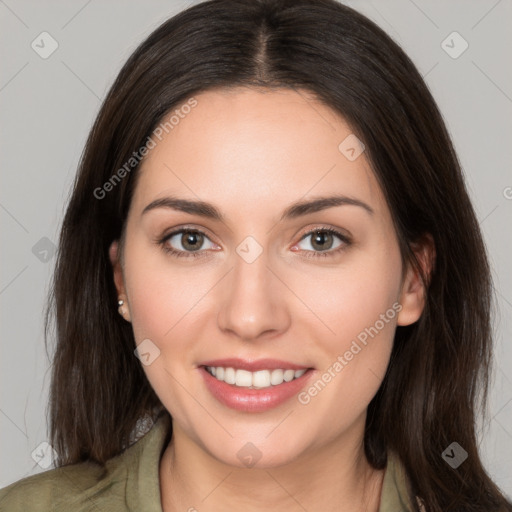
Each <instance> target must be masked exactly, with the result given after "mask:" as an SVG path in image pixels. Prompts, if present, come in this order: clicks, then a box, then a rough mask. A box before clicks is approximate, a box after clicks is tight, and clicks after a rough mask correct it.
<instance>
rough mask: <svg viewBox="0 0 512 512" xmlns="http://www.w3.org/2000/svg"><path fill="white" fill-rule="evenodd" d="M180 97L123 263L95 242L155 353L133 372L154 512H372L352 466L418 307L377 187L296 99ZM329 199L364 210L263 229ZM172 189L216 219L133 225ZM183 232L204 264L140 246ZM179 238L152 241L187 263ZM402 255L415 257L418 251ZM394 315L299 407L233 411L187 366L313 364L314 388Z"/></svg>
mask: <svg viewBox="0 0 512 512" xmlns="http://www.w3.org/2000/svg"><path fill="white" fill-rule="evenodd" d="M195 98H196V99H197V101H198V105H197V106H196V107H195V108H194V109H192V110H191V112H190V113H189V114H188V115H187V116H186V117H185V118H184V119H181V120H180V122H179V124H178V125H176V126H175V127H174V129H173V130H172V131H170V132H169V133H168V134H167V135H166V136H165V137H164V138H163V139H162V141H161V142H158V144H157V146H156V147H155V148H154V149H153V150H152V151H151V152H150V153H149V154H148V155H147V157H146V159H145V160H144V162H143V164H142V166H141V169H140V172H141V175H140V177H139V178H140V179H139V182H138V184H137V187H136V190H135V193H134V196H133V199H132V203H131V206H130V210H129V214H128V219H127V226H126V241H125V246H124V255H123V259H120V258H119V251H118V249H119V244H118V241H115V242H113V243H112V246H111V248H110V258H111V262H112V265H113V270H114V281H115V284H116V288H117V291H118V293H119V296H120V297H121V298H123V299H124V300H125V306H123V308H121V310H120V313H121V314H122V315H123V316H124V318H125V319H126V320H127V321H129V322H131V323H132V326H133V332H134V336H135V340H136V343H137V344H138V343H140V342H141V341H142V340H144V339H146V338H149V339H150V340H151V341H152V342H153V343H154V344H155V345H156V346H157V347H158V349H159V350H160V355H159V357H157V358H156V359H155V360H154V361H153V362H152V363H151V364H150V365H148V366H144V371H145V372H146V374H147V377H148V379H149V382H150V383H151V385H152V387H153V388H154V389H155V391H156V393H157V395H158V396H159V398H160V399H161V401H162V403H163V404H164V406H165V407H166V408H167V410H168V411H169V412H170V413H171V416H172V418H173V432H174V434H173V438H172V439H171V441H170V443H169V445H168V447H167V448H166V450H165V452H164V454H163V457H162V459H161V462H160V485H161V497H162V507H163V510H164V511H166V512H170V511H178V510H180V511H185V510H189V509H190V510H194V508H195V509H196V510H198V511H212V512H213V511H215V512H216V511H224V510H225V507H226V504H229V506H230V509H233V510H238V509H240V510H241V509H243V510H246V511H256V510H257V511H261V510H266V509H268V510H280V511H303V510H304V509H306V510H309V511H313V510H322V511H324V512H326V511H336V512H339V511H340V510H341V511H344V510H347V511H349V510H350V511H357V510H367V511H377V510H378V508H379V500H380V493H381V488H382V479H383V475H384V471H376V470H374V469H373V468H372V467H371V466H370V465H369V463H368V461H367V459H366V458H365V455H364V450H363V433H364V425H365V419H366V411H367V407H368V404H369V402H370V401H371V399H372V398H373V396H374V395H375V393H376V392H377V390H378V388H379V386H380V384H381V382H382V379H383V377H384V375H385V371H386V368H387V365H388V362H389V357H390V354H391V349H392V346H393V335H394V332H395V329H396V326H397V325H408V324H411V323H413V322H415V321H416V320H417V319H418V318H419V316H420V315H421V312H422V310H423V306H424V295H425V294H424V288H423V286H422V283H421V281H420V279H419V277H418V275H417V274H416V273H415V272H414V271H413V270H412V268H407V269H405V270H406V271H405V272H404V274H403V275H402V270H403V268H402V261H401V257H400V252H399V247H398V240H397V237H396V233H395V231H394V227H393V224H392V219H391V215H390V212H389V208H388V206H387V203H386V201H385V198H384V196H383V194H382V191H381V189H380V187H379V185H378V183H377V180H376V178H375V176H374V175H373V172H372V171H371V169H370V166H369V164H368V162H367V160H366V158H365V154H364V153H363V154H362V155H361V156H360V157H359V158H357V159H356V160H355V161H349V160H348V159H347V158H346V157H345V156H344V154H342V153H341V152H340V150H339V149H338V145H339V144H340V142H341V141H343V140H344V139H345V138H346V137H347V136H348V135H350V134H351V133H352V131H351V129H350V127H349V125H348V124H347V123H346V122H345V121H344V119H343V118H342V117H341V116H339V115H338V114H337V113H335V112H334V111H332V110H331V109H330V108H329V107H327V106H326V105H324V104H323V103H320V102H318V101H316V100H314V99H313V97H312V96H310V95H308V94H307V92H305V91H301V92H300V93H298V92H296V91H293V90H287V89H280V90H274V91H269V90H267V91H262V90H257V89H254V88H253V89H251V88H236V89H232V90H215V91H208V92H205V93H202V94H199V95H197V96H196V97H195ZM333 193H338V194H343V195H346V196H349V197H352V198H357V199H359V200H361V201H364V202H365V203H367V204H368V205H369V206H370V207H371V208H372V209H373V210H374V214H373V215H370V214H369V213H368V212H367V211H366V210H365V209H363V208H361V207H358V206H353V205H343V206H336V207H332V208H328V209H325V210H322V211H319V212H316V213H311V214H308V215H306V216H303V217H297V218H294V219H291V220H286V221H280V220H279V218H280V216H281V213H282V212H283V210H284V209H285V208H286V207H288V206H289V205H290V204H291V203H293V202H295V201H298V200H308V199H313V198H317V197H319V196H328V195H332V194H333ZM171 194H172V195H174V196H178V197H181V198H185V199H190V200H198V199H201V200H204V201H208V202H211V203H213V204H214V205H215V206H216V207H217V208H218V209H219V210H220V211H221V212H222V213H223V215H224V216H225V221H224V222H220V221H217V220H212V219H207V218H204V217H201V216H198V215H192V214H189V213H184V212H179V211H175V210H173V209H169V208H158V209H154V210H151V211H149V212H147V213H146V214H144V215H141V213H142V210H143V209H144V207H145V206H146V205H148V204H149V203H150V202H152V201H153V200H155V199H158V198H162V197H165V196H168V195H171ZM183 226H186V227H190V228H196V229H200V230H201V231H203V232H205V234H206V238H203V239H199V240H198V242H196V247H199V248H200V250H201V251H202V252H203V256H204V257H199V258H191V257H189V258H187V257H182V258H177V257H173V256H172V255H170V254H167V253H166V252H165V251H164V250H163V248H162V246H160V245H158V243H156V242H155V240H157V239H158V238H159V237H162V236H163V235H164V234H167V233H170V232H171V231H172V230H173V229H172V228H175V229H179V228H180V227H183ZM329 227H331V228H335V229H337V230H339V231H341V232H342V233H344V234H350V236H351V237H352V244H350V245H348V246H345V248H344V250H343V251H341V252H338V253H334V252H333V251H335V250H336V249H337V248H338V247H339V246H340V245H345V244H344V242H342V241H341V240H340V239H338V238H337V237H336V236H333V238H332V241H330V239H329V238H327V239H326V240H327V241H326V242H325V243H326V248H327V249H328V250H330V251H331V254H332V256H331V257H316V258H315V257H312V258H307V257H306V255H307V253H309V254H311V255H313V256H314V254H318V253H320V252H321V249H319V246H318V245H314V236H312V235H308V236H304V235H305V234H306V232H308V231H311V230H313V229H319V228H329ZM247 236H252V237H253V238H254V239H255V240H257V242H258V243H259V244H260V246H261V247H262V249H263V252H262V253H261V255H260V256H259V257H258V258H257V259H256V260H255V261H254V262H252V263H247V262H246V261H245V260H244V259H243V258H242V257H240V256H239V255H238V253H237V252H236V248H237V247H238V246H239V244H240V243H241V242H242V241H243V240H244V239H245V238H246V237H247ZM327 237H328V235H327ZM186 241H187V239H186V237H183V238H182V236H181V235H178V236H175V237H174V238H173V242H171V241H169V240H168V241H167V245H168V246H169V245H172V247H174V248H175V249H176V250H182V251H185V250H186V247H185V244H186ZM180 242H181V243H183V244H184V245H181V243H180ZM330 243H332V245H329V244H330ZM188 247H190V246H188ZM188 251H189V254H190V253H193V250H191V249H190V248H189V249H188ZM416 251H417V254H418V256H419V257H420V259H421V261H426V262H427V263H428V261H429V260H428V252H427V248H426V247H425V246H418V247H417V248H416ZM427 263H426V264H427ZM394 303H399V304H401V306H402V309H401V311H400V312H399V313H398V314H396V316H395V317H394V318H393V319H391V320H389V321H388V322H387V323H385V326H384V328H382V329H381V330H380V331H379V333H378V335H376V336H374V338H369V341H368V344H367V345H366V346H364V348H363V349H362V350H361V351H360V352H359V353H358V354H357V355H355V356H354V357H353V359H352V360H351V361H349V362H348V364H347V365H346V366H345V367H344V368H343V370H342V371H341V372H339V373H337V374H336V377H334V378H333V379H332V380H331V382H329V383H328V385H327V386H326V387H325V388H324V389H323V390H322V391H321V392H320V393H318V394H317V396H315V397H313V398H311V401H310V402H309V403H308V404H307V405H302V404H301V403H299V402H298V400H297V399H296V398H295V397H293V398H292V399H290V400H288V401H287V402H286V403H284V404H282V405H280V406H279V407H276V408H273V409H270V410H268V411H265V412H259V413H249V412H239V411H235V410H232V409H230V408H228V407H226V406H224V405H223V404H221V403H219V402H218V401H217V400H216V399H215V398H214V397H213V396H212V395H211V394H210V393H209V391H208V390H207V389H206V387H205V385H204V383H203V379H202V378H201V375H200V373H199V370H198V368H197V367H198V365H199V364H200V363H201V362H203V361H206V360H209V359H217V358H224V357H240V358H243V359H260V358H267V357H269V358H276V359H283V360H286V361H290V362H293V363H297V364H301V365H305V366H308V367H312V368H314V372H313V374H312V376H311V378H310V380H309V381H308V382H309V383H314V382H315V381H316V380H317V379H318V378H320V377H321V375H322V374H323V373H324V372H325V371H326V370H327V369H328V368H329V367H332V365H333V363H334V362H335V361H336V360H337V357H338V356H339V355H343V354H344V353H345V352H346V351H347V350H348V349H349V348H350V346H351V343H352V341H353V340H354V339H356V337H357V335H358V334H359V333H361V332H362V331H364V329H365V328H366V327H369V326H373V325H375V322H376V321H377V320H378V319H379V315H381V314H384V313H385V312H386V310H388V309H389V308H391V307H392V305H393V304H394ZM308 386H309V384H308ZM248 442H251V443H253V444H254V445H255V446H256V447H257V448H258V449H259V450H260V452H261V458H260V459H259V461H258V462H257V463H256V465H255V466H254V467H252V468H247V467H245V466H244V464H243V463H242V462H241V461H240V460H239V459H238V457H237V452H238V451H239V450H240V449H241V448H242V447H243V446H245V445H246V443H248ZM192 507H194V508H192Z"/></svg>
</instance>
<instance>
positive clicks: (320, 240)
mask: <svg viewBox="0 0 512 512" xmlns="http://www.w3.org/2000/svg"><path fill="white" fill-rule="evenodd" d="M309 237H311V241H310V242H309V244H306V245H310V246H311V247H312V248H313V250H309V249H307V248H306V249H304V247H300V243H302V242H304V241H305V240H307V239H308V238H309ZM335 238H338V239H339V240H340V242H339V243H338V244H337V245H335ZM350 244H351V240H350V238H349V237H348V236H346V235H344V234H343V233H340V232H339V231H337V230H336V229H333V228H317V229H314V230H312V231H309V232H307V233H306V234H305V235H304V236H303V237H302V238H301V241H300V242H299V244H296V245H294V246H293V247H294V248H295V247H299V248H300V249H303V250H305V251H306V253H309V254H306V257H307V258H317V257H321V258H323V257H330V256H335V255H337V254H338V253H340V252H341V251H343V250H345V249H346V248H347V247H348V246H349V245H350Z"/></svg>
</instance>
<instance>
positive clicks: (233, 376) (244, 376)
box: [205, 366, 306, 389]
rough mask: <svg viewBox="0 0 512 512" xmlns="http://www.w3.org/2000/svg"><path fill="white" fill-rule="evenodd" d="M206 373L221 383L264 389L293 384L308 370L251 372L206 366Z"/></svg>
mask: <svg viewBox="0 0 512 512" xmlns="http://www.w3.org/2000/svg"><path fill="white" fill-rule="evenodd" d="M205 368H206V371H207V372H208V373H209V374H210V375H212V376H213V377H215V378H216V379H217V380H219V381H221V382H225V383H226V384H231V385H234V386H238V387H241V388H248V389H264V388H269V387H271V386H279V385H280V384H282V383H283V382H291V381H292V380H294V379H298V378H299V377H302V375H304V373H306V369H301V370H291V369H287V370H284V369H280V368H277V369H274V370H258V371H256V372H250V371H248V370H242V369H235V368H232V367H227V368H224V367H223V366H206V367H205Z"/></svg>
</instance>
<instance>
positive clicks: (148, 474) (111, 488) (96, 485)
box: [0, 415, 170, 512]
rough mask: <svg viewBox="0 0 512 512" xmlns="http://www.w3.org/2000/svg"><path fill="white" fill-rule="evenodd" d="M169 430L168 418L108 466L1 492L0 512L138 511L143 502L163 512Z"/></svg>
mask: <svg viewBox="0 0 512 512" xmlns="http://www.w3.org/2000/svg"><path fill="white" fill-rule="evenodd" d="M169 425H170V418H169V416H168V415H164V416H162V417H160V418H159V420H158V421H157V423H156V424H155V425H154V426H151V428H150V430H149V432H146V433H145V435H143V436H142V437H141V438H140V439H137V440H136V442H134V444H132V445H130V446H129V447H128V448H126V449H125V450H124V451H123V452H122V453H120V454H119V455H117V456H115V457H113V458H112V459H109V460H108V461H107V462H106V463H105V465H100V464H96V463H94V462H90V461H87V462H81V463H78V464H70V465H68V466H62V467H59V468H55V469H50V470H49V471H45V472H43V473H38V474H36V475H31V476H29V477H26V478H23V479H21V480H18V481H17V482H14V483H12V484H11V485H9V486H7V487H5V488H3V489H0V510H1V511H4V510H5V511H8V512H26V511H30V512H50V511H51V512H68V511H70V510H72V511H73V512H89V511H91V512H92V511H94V512H98V510H108V511H109V512H115V511H125V510H139V509H141V507H140V506H139V505H142V503H141V502H142V501H143V503H144V506H147V508H146V509H147V510H151V511H153V510H156V511H158V512H160V511H161V509H160V489H159V481H158V466H159V459H160V455H161V452H162V449H163V448H164V446H165V441H166V436H167V434H168V433H169ZM128 504H129V505H128ZM132 505H134V508H129V507H131V506H132Z"/></svg>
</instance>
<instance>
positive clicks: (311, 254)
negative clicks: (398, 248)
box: [157, 227, 352, 258]
mask: <svg viewBox="0 0 512 512" xmlns="http://www.w3.org/2000/svg"><path fill="white" fill-rule="evenodd" d="M318 232H320V233H328V234H330V235H335V236H337V237H338V238H339V239H340V240H341V241H342V242H343V244H342V245H340V246H339V247H337V248H336V249H332V250H327V251H304V250H301V251H302V252H306V253H307V254H306V256H305V257H306V258H328V257H334V256H336V255H337V254H339V253H340V252H341V251H344V250H345V249H346V248H347V247H348V246H349V245H351V244H352V240H351V239H350V238H349V237H348V236H347V235H344V234H343V233H340V232H339V231H337V230H336V229H333V228H327V227H326V228H323V227H319V228H314V229H312V230H311V231H308V232H307V233H304V234H303V235H302V237H301V239H300V240H299V242H301V241H302V240H304V239H305V238H307V237H308V236H310V235H314V234H315V233H318ZM180 233H192V234H200V235H204V236H205V237H206V238H208V236H207V235H206V233H204V232H203V231H201V230H199V229H192V228H181V229H178V230H176V231H172V232H171V233H169V234H167V235H165V236H164V237H163V238H161V239H159V240H157V243H158V245H160V246H161V247H162V250H163V251H164V252H165V253H167V254H170V255H172V256H174V257H177V258H202V257H205V256H206V254H205V252H204V251H197V252H188V251H178V250H176V249H173V248H172V247H169V246H168V245H166V242H167V241H168V240H169V239H171V238H172V237H173V236H175V235H178V234H180Z"/></svg>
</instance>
